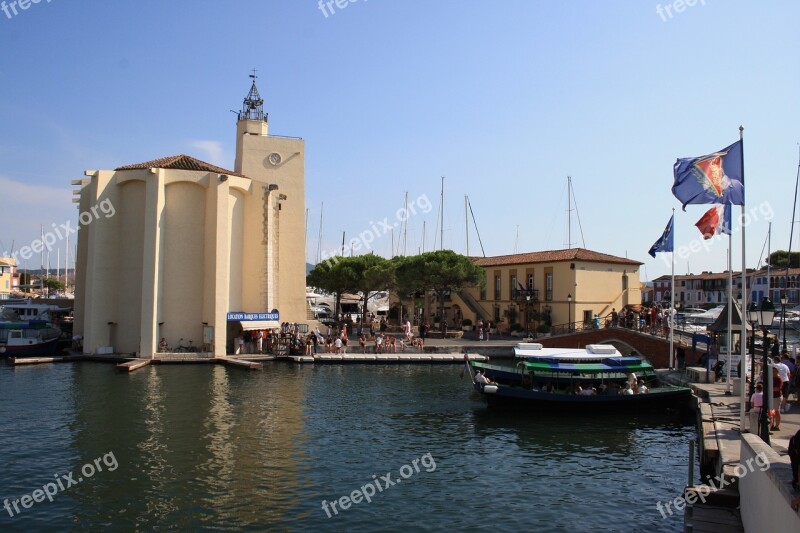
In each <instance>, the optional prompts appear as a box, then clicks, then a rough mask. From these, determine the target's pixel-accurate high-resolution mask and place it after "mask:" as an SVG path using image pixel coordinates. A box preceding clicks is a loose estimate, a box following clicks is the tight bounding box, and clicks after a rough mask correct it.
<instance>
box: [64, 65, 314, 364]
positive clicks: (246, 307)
mask: <svg viewBox="0 0 800 533" xmlns="http://www.w3.org/2000/svg"><path fill="white" fill-rule="evenodd" d="M86 176H87V179H83V180H78V181H76V182H73V183H74V184H75V185H80V187H81V189H80V193H79V197H78V199H77V202H78V207H79V211H80V213H81V218H80V222H81V224H82V225H83V226H84V227H83V228H82V229H81V231H80V232H79V234H78V235H79V240H78V254H77V262H76V280H75V284H76V290H75V326H74V329H75V332H76V333H78V334H81V335H83V336H84V342H83V346H84V350H85V351H86V352H96V351H97V350H98V348H101V347H102V348H104V349H105V348H107V347H112V348H113V350H114V351H115V352H118V353H132V352H137V353H139V354H140V355H141V356H142V357H152V356H153V354H154V353H155V352H156V351H157V347H158V345H159V341H160V339H161V338H162V337H163V338H165V339H166V341H167V343H168V344H169V345H170V346H173V347H174V346H177V345H178V344H179V342H180V341H181V339H183V343H184V344H187V343H188V342H189V340H192V341H193V343H194V345H195V346H200V345H202V344H205V345H206V346H205V348H206V349H207V350H208V351H211V352H213V354H214V355H217V356H222V355H225V354H226V353H230V352H231V349H232V348H233V341H234V338H235V337H236V336H238V335H239V334H240V332H241V331H242V330H243V329H244V330H247V329H265V328H267V327H277V326H278V325H279V323H280V322H281V321H290V322H295V321H301V320H304V319H305V317H306V300H305V145H304V141H303V140H302V139H299V138H289V137H277V136H272V135H269V134H268V117H267V114H265V113H264V111H263V100H262V99H261V97H260V95H259V93H258V89H257V88H256V81H255V77H253V83H252V87H251V89H250V92H249V94H248V95H247V97H246V98H245V99H244V104H243V107H242V111H241V112H240V113H239V115H238V121H237V127H236V163H235V167H234V170H233V171H230V170H226V169H224V168H220V167H217V166H214V165H211V164H208V163H205V162H203V161H200V160H198V159H195V158H192V157H189V156H186V155H179V156H173V157H165V158H161V159H155V160H152V161H147V162H144V163H138V164H133V165H125V166H121V167H118V168H117V169H115V170H90V171H86ZM273 311H277V312H278V315H277V316H276V315H275V314H274V313H273ZM104 351H105V350H104Z"/></svg>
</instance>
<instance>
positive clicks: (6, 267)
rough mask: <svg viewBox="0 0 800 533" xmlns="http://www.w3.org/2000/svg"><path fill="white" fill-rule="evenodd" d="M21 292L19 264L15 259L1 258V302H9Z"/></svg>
mask: <svg viewBox="0 0 800 533" xmlns="http://www.w3.org/2000/svg"><path fill="white" fill-rule="evenodd" d="M18 291H19V274H18V273H17V262H16V260H15V259H14V258H13V257H0V300H8V299H9V297H10V296H11V293H14V292H18Z"/></svg>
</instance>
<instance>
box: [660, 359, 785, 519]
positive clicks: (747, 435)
mask: <svg viewBox="0 0 800 533" xmlns="http://www.w3.org/2000/svg"><path fill="white" fill-rule="evenodd" d="M659 373H660V374H661V377H662V378H663V379H665V380H667V381H669V382H671V383H675V384H682V385H686V386H689V387H691V388H692V389H693V390H694V393H695V395H696V396H697V397H698V398H699V400H700V401H701V403H700V404H699V405H698V440H699V443H700V463H701V475H702V477H703V479H704V480H705V481H706V482H707V485H700V486H697V487H694V488H693V489H692V488H691V487H687V491H688V490H698V491H708V492H707V494H708V493H710V494H712V497H706V498H705V501H704V502H702V503H700V502H698V503H695V504H694V505H687V507H686V509H687V512H686V516H685V522H686V530H687V531H689V530H691V531H695V532H698V531H708V532H717V531H726V532H727V531H748V530H750V529H752V528H747V527H746V526H745V525H746V524H748V523H751V524H762V525H763V529H762V530H763V531H770V530H781V531H800V515H798V514H797V513H795V512H794V511H792V510H791V508H790V506H789V503H790V501H791V499H792V498H796V497H798V496H800V492H797V491H794V490H793V489H792V487H791V484H790V482H791V472H790V468H789V458H788V453H787V450H788V446H789V439H790V438H791V437H792V436H793V435H794V434H795V433H796V432H797V431H798V430H799V429H800V402H797V401H793V402H790V403H789V404H788V405H789V411H788V412H786V413H782V414H781V417H782V420H781V424H780V430H778V431H774V432H772V434H771V435H770V446H769V447H767V446H766V443H764V442H763V441H762V440H761V439H760V438H758V436H757V431H755V432H753V433H751V432H750V428H749V427H748V425H749V415H746V416H745V425H744V426H745V427H744V428H742V427H741V410H740V408H741V403H740V396H739V395H738V394H737V391H736V390H733V391H732V392H733V393H732V394H729V393H728V390H729V387H728V384H727V383H725V382H720V383H705V382H704V381H705V380H701V382H699V383H698V382H695V381H692V380H691V378H690V377H689V375H688V374H686V373H681V372H669V371H659ZM747 392H749V391H747ZM792 399H793V400H794V399H795V397H794V396H792ZM756 448H758V450H760V451H761V452H763V455H762V457H763V458H764V459H763V460H764V461H768V463H767V464H766V465H765V466H764V467H763V469H762V468H755V469H754V468H753V456H754V455H755V454H757V453H758V452H753V450H754V449H756ZM743 453H746V454H747V456H746V457H742V454H743ZM720 485H724V486H726V488H720ZM754 486H755V487H757V489H754V488H753V487H754ZM731 492H732V493H733V494H732V495H731ZM757 495H758V496H757ZM757 497H763V498H764V499H765V500H767V501H769V502H770V505H774V506H775V509H769V510H768V509H765V508H764V505H763V502H760V501H758V500H757ZM737 507H738V509H737ZM793 528H795V529H793ZM759 529H760V528H759Z"/></svg>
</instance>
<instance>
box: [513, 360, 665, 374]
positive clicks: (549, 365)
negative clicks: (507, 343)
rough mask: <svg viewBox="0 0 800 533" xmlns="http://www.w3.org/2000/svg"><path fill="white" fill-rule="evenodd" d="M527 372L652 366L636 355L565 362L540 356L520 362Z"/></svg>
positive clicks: (597, 371) (626, 369)
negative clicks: (590, 361) (594, 360)
mask: <svg viewBox="0 0 800 533" xmlns="http://www.w3.org/2000/svg"><path fill="white" fill-rule="evenodd" d="M520 364H522V365H524V368H525V370H526V371H527V372H553V373H564V374H603V373H616V374H618V373H623V372H646V371H652V370H653V366H652V365H651V364H650V363H647V362H646V361H642V360H641V359H638V358H636V357H621V358H613V359H612V358H608V359H603V360H601V361H599V362H596V363H594V362H593V363H585V364H580V363H565V362H563V361H558V360H557V359H553V358H540V359H537V360H536V361H526V362H524V363H520Z"/></svg>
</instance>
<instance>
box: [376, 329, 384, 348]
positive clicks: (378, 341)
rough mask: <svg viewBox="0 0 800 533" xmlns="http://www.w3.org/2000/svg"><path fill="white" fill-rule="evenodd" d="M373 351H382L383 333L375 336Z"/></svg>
mask: <svg viewBox="0 0 800 533" xmlns="http://www.w3.org/2000/svg"><path fill="white" fill-rule="evenodd" d="M375 353H383V333H381V334H379V335H378V336H377V337H375Z"/></svg>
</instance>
